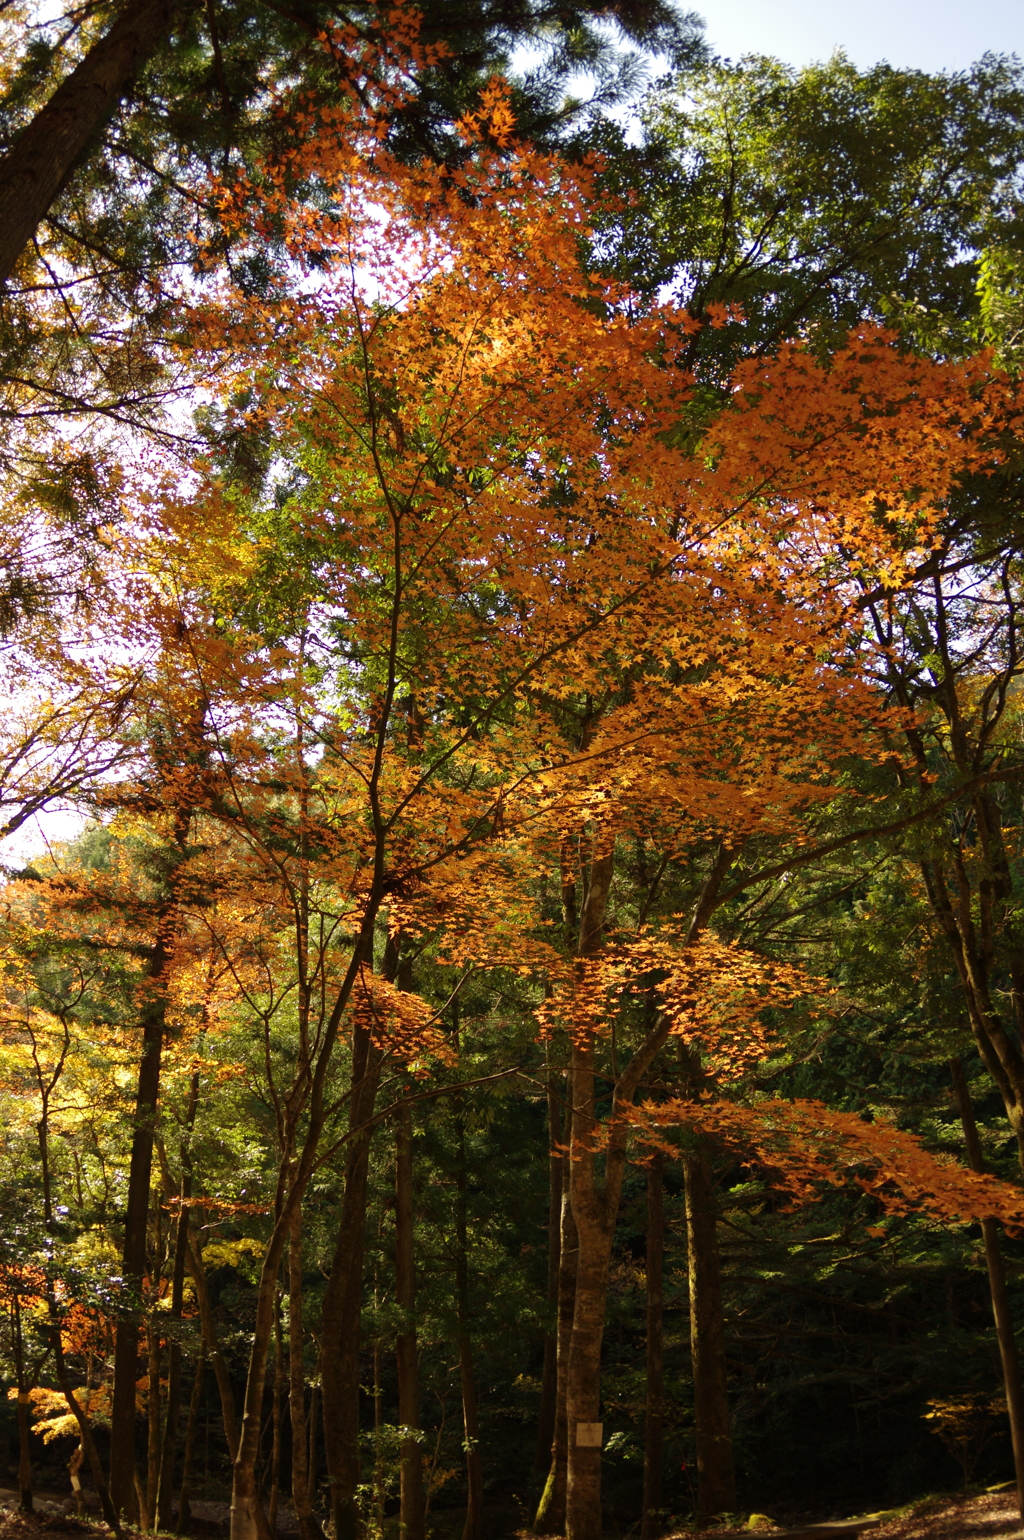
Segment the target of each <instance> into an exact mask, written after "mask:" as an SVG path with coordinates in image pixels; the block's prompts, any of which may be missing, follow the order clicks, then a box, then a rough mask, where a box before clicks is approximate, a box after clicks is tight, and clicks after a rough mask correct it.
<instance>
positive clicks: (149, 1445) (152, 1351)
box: [142, 1314, 161, 1531]
mask: <svg viewBox="0 0 1024 1540" xmlns="http://www.w3.org/2000/svg"><path fill="white" fill-rule="evenodd" d="M146 1385H147V1391H146V1491H145V1497H146V1511H145V1513H144V1514H143V1516H142V1518H143V1524H142V1527H143V1530H144V1531H149V1530H151V1529H152V1528H153V1527H154V1520H155V1518H156V1493H157V1483H158V1482H159V1480H160V1444H161V1440H160V1333H159V1331H158V1330H157V1325H156V1321H155V1320H154V1319H153V1315H152V1314H151V1315H150V1317H149V1320H148V1321H147V1322H146Z"/></svg>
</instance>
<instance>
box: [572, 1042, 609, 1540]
mask: <svg viewBox="0 0 1024 1540" xmlns="http://www.w3.org/2000/svg"><path fill="white" fill-rule="evenodd" d="M572 1056H573V1142H572V1156H571V1166H572V1171H571V1175H570V1188H571V1192H572V1209H573V1217H574V1218H575V1220H576V1234H577V1237H578V1240H579V1256H578V1261H577V1267H576V1301H575V1308H574V1310H573V1320H572V1341H571V1345H570V1348H569V1379H568V1386H567V1395H566V1403H567V1406H566V1410H567V1416H568V1425H569V1458H568V1480H567V1482H566V1493H565V1518H566V1525H565V1527H566V1534H567V1536H568V1540H601V1421H600V1417H601V1342H602V1339H603V1336H604V1317H605V1307H606V1303H607V1298H608V1270H609V1267H610V1265H611V1254H612V1239H613V1236H614V1233H615V1219H614V1212H617V1210H618V1203H617V1201H616V1202H615V1204H614V1212H612V1217H611V1219H610V1220H609V1213H610V1211H612V1209H613V1205H612V1204H610V1203H608V1202H606V1201H605V1199H606V1198H607V1196H608V1193H607V1187H608V1182H609V1175H610V1173H609V1170H608V1166H610V1163H611V1158H610V1154H609V1155H608V1156H606V1157H605V1159H606V1170H605V1183H604V1186H605V1191H603V1192H602V1190H601V1188H600V1187H599V1185H598V1180H597V1175H596V1172H595V1170H594V1167H595V1165H596V1159H597V1158H596V1156H595V1155H594V1153H593V1148H592V1144H591V1140H592V1137H593V1132H594V1129H595V1118H594V1050H593V1047H592V1046H590V1045H589V1044H577V1045H575V1046H574V1047H573V1051H572Z"/></svg>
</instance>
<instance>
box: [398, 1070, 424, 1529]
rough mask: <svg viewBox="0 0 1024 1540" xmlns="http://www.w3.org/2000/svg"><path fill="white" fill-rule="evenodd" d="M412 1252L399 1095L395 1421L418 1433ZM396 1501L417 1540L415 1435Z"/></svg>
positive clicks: (419, 1505)
mask: <svg viewBox="0 0 1024 1540" xmlns="http://www.w3.org/2000/svg"><path fill="white" fill-rule="evenodd" d="M413 1254H414V1247H413V1213H412V1103H411V1102H410V1101H409V1100H408V1099H407V1098H405V1097H403V1098H402V1100H401V1101H400V1102H399V1104H398V1111H397V1113H396V1115H395V1299H396V1303H397V1305H398V1308H399V1310H400V1311H401V1313H402V1320H403V1329H402V1331H401V1332H400V1333H399V1336H398V1341H397V1344H396V1356H397V1359H398V1421H399V1425H400V1426H401V1427H403V1428H409V1429H412V1430H415V1431H416V1432H418V1431H419V1426H420V1385H419V1364H418V1360H417V1353H416V1270H415V1263H414V1259H413ZM400 1502H401V1516H400V1519H399V1528H400V1532H401V1535H402V1540H423V1536H424V1528H423V1520H424V1514H423V1456H422V1454H421V1453H420V1444H419V1439H417V1438H403V1439H402V1444H401V1495H400Z"/></svg>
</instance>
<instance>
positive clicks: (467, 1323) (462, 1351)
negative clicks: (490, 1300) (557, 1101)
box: [453, 999, 484, 1540]
mask: <svg viewBox="0 0 1024 1540" xmlns="http://www.w3.org/2000/svg"><path fill="white" fill-rule="evenodd" d="M453 1038H454V1046H456V1050H457V1047H459V1004H457V999H456V1003H454V1006H453ZM453 1103H454V1106H453V1110H454V1124H456V1315H457V1321H459V1380H460V1386H462V1434H463V1446H465V1472H467V1505H465V1525H463V1528H462V1540H482V1534H484V1463H482V1460H480V1425H479V1420H477V1411H476V1378H474V1374H473V1337H471V1320H473V1311H471V1306H470V1257H468V1204H467V1158H465V1121H463V1115H462V1092H460V1090H459V1092H456V1095H454V1098H453Z"/></svg>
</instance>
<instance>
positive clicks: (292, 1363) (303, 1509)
mask: <svg viewBox="0 0 1024 1540" xmlns="http://www.w3.org/2000/svg"><path fill="white" fill-rule="evenodd" d="M303 1348H304V1342H303V1332H302V1209H301V1207H299V1206H296V1209H295V1212H294V1214H293V1215H292V1221H291V1225H290V1227H289V1230H288V1412H289V1416H290V1419H291V1430H292V1502H293V1504H294V1505H295V1520H296V1523H297V1524H298V1527H299V1537H300V1540H323V1531H322V1530H321V1528H320V1525H319V1524H318V1523H317V1521H316V1519H315V1518H314V1517H313V1506H312V1502H311V1500H310V1490H309V1434H308V1432H307V1428H306V1376H305V1373H304V1372H303ZM314 1394H315V1392H314ZM311 1429H312V1418H311V1419H310V1430H311Z"/></svg>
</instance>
